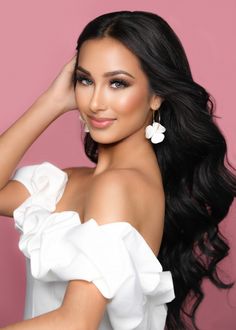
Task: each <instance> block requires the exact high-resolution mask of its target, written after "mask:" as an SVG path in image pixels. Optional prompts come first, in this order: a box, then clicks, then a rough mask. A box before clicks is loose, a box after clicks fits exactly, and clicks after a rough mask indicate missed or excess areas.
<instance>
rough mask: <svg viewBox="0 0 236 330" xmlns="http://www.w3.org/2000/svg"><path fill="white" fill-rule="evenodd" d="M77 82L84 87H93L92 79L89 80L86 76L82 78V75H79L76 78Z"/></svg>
mask: <svg viewBox="0 0 236 330" xmlns="http://www.w3.org/2000/svg"><path fill="white" fill-rule="evenodd" d="M76 80H77V81H78V82H79V83H80V84H82V85H85V86H86V85H91V83H92V81H91V80H90V79H88V78H87V77H84V76H80V75H77V76H76Z"/></svg>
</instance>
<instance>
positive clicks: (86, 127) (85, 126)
mask: <svg viewBox="0 0 236 330" xmlns="http://www.w3.org/2000/svg"><path fill="white" fill-rule="evenodd" d="M79 119H80V120H81V121H82V123H83V125H84V131H85V132H89V128H88V125H87V124H86V122H85V120H84V119H83V117H82V116H81V114H79Z"/></svg>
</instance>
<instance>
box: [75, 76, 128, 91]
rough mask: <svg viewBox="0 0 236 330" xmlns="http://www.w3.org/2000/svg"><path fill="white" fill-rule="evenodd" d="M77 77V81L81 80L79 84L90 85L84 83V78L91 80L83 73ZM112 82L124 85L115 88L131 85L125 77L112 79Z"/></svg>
mask: <svg viewBox="0 0 236 330" xmlns="http://www.w3.org/2000/svg"><path fill="white" fill-rule="evenodd" d="M75 79H76V81H78V82H79V84H81V85H83V86H88V85H86V84H83V83H82V81H83V80H90V79H88V78H87V77H86V76H83V75H76V77H75ZM90 81H91V80H90ZM110 83H111V84H114V83H119V84H122V85H123V87H117V88H114V89H120V88H125V87H128V86H129V84H128V83H127V82H126V81H125V80H123V79H113V80H111V81H110Z"/></svg>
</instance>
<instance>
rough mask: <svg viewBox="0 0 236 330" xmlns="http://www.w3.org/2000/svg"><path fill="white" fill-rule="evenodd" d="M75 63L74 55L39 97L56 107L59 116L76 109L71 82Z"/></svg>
mask: <svg viewBox="0 0 236 330" xmlns="http://www.w3.org/2000/svg"><path fill="white" fill-rule="evenodd" d="M75 63H76V55H74V56H73V57H72V59H71V60H70V61H69V62H67V63H66V64H65V65H64V66H63V67H62V69H61V71H60V72H59V74H58V75H57V77H56V78H55V79H54V80H53V82H52V83H51V85H50V86H49V88H48V89H47V90H46V91H45V92H44V93H43V94H42V95H41V96H40V97H39V98H45V96H46V97H47V98H48V99H49V100H50V102H52V103H53V104H55V106H58V111H60V114H63V113H65V112H67V111H70V110H74V109H76V108H77V104H76V99H75V93H74V87H73V80H72V78H73V71H74V67H75Z"/></svg>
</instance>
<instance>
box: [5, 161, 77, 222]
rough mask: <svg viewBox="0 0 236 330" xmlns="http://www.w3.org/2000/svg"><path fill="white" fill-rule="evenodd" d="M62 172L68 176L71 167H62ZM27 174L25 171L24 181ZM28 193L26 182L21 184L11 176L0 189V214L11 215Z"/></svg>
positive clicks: (29, 193) (28, 195) (26, 179)
mask: <svg viewBox="0 0 236 330" xmlns="http://www.w3.org/2000/svg"><path fill="white" fill-rule="evenodd" d="M33 166H34V165H33ZM31 167H32V166H31ZM25 169H26V167H25ZM64 172H66V173H67V175H68V176H70V174H71V172H72V169H64ZM28 175H29V173H28V174H27V173H26V176H27V178H25V182H27V181H28ZM30 195H31V192H30V189H29V187H28V188H27V184H23V183H22V182H20V181H18V180H16V179H14V177H13V178H12V179H11V180H9V181H8V183H7V184H6V185H5V186H4V187H3V188H2V189H1V190H0V215H2V216H6V217H12V216H13V212H14V210H15V209H17V208H18V207H19V206H20V205H21V204H22V203H23V202H24V201H25V200H26V199H27V198H28V197H30Z"/></svg>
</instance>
